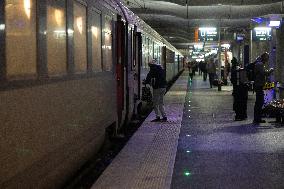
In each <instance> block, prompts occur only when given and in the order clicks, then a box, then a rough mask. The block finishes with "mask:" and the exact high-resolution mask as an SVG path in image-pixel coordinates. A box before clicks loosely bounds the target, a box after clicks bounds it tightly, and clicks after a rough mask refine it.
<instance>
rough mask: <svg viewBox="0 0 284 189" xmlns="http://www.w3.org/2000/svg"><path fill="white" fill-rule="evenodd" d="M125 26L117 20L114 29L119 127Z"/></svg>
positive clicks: (119, 120)
mask: <svg viewBox="0 0 284 189" xmlns="http://www.w3.org/2000/svg"><path fill="white" fill-rule="evenodd" d="M124 55H125V25H124V22H123V21H121V20H120V19H118V21H117V27H116V81H117V82H116V91H117V117H118V125H121V121H122V114H123V110H124V79H125V78H124V64H125V56H124Z"/></svg>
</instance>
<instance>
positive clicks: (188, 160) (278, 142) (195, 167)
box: [171, 76, 284, 189]
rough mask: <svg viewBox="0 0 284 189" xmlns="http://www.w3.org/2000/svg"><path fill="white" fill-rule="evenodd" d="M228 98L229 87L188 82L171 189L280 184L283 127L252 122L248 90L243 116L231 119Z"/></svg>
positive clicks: (283, 184)
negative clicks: (242, 117)
mask: <svg viewBox="0 0 284 189" xmlns="http://www.w3.org/2000/svg"><path fill="white" fill-rule="evenodd" d="M232 102H233V96H232V87H230V86H228V87H222V91H218V90H217V88H213V89H210V88H209V82H208V81H207V82H203V80H202V79H201V77H200V76H197V77H195V78H194V79H193V82H189V84H188V91H187V96H186V102H185V106H184V114H183V119H182V126H181V130H180V136H179V142H178V149H177V154H176V159H175V167H174V170H173V177H172V183H171V188H172V189H187V188H189V189H211V188H212V189H283V188H284V127H282V128H278V126H279V125H275V124H273V123H272V121H274V119H271V118H269V119H266V120H267V121H268V123H265V124H261V125H259V126H255V125H253V124H252V120H253V106H254V94H252V93H250V94H249V100H248V119H247V120H245V121H238V122H236V121H234V112H233V110H232Z"/></svg>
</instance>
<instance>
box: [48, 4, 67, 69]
mask: <svg viewBox="0 0 284 189" xmlns="http://www.w3.org/2000/svg"><path fill="white" fill-rule="evenodd" d="M46 37H47V68H48V73H49V75H62V74H66V17H65V1H64V0H60V1H53V0H49V1H48V6H47V36H46Z"/></svg>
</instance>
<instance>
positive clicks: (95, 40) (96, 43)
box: [91, 11, 102, 72]
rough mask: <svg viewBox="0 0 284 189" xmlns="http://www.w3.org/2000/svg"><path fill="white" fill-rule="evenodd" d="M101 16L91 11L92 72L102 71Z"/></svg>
mask: <svg viewBox="0 0 284 189" xmlns="http://www.w3.org/2000/svg"><path fill="white" fill-rule="evenodd" d="M101 31H102V27H101V14H100V13H98V12H96V11H92V13H91V32H92V35H91V36H92V65H93V71H95V72H99V71H102V49H101V47H102V40H101Z"/></svg>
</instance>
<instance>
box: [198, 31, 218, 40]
mask: <svg viewBox="0 0 284 189" xmlns="http://www.w3.org/2000/svg"><path fill="white" fill-rule="evenodd" d="M218 40H219V35H218V31H217V28H199V30H198V41H218Z"/></svg>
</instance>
